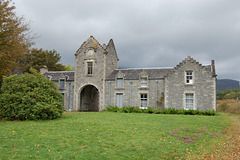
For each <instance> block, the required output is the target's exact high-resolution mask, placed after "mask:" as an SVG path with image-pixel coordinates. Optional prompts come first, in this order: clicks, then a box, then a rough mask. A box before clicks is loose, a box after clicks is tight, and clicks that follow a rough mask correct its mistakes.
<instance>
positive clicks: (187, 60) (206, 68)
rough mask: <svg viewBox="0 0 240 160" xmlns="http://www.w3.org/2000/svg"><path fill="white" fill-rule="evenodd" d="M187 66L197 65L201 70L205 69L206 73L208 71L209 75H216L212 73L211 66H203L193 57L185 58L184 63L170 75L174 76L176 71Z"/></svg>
mask: <svg viewBox="0 0 240 160" xmlns="http://www.w3.org/2000/svg"><path fill="white" fill-rule="evenodd" d="M187 64H195V65H196V66H198V67H199V68H201V69H203V70H204V71H207V72H209V73H211V74H212V75H214V74H213V73H212V71H211V67H209V66H203V65H202V64H200V63H199V62H197V61H196V60H195V59H193V58H192V57H191V56H188V57H187V58H185V59H184V60H183V61H182V62H180V63H179V64H178V65H177V66H176V67H174V68H173V70H172V71H171V72H170V73H169V74H172V73H174V72H175V71H177V70H178V69H179V68H180V67H182V66H184V65H187Z"/></svg>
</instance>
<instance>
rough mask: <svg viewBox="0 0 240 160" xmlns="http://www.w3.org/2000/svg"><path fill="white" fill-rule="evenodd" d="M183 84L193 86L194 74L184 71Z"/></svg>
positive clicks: (190, 71)
mask: <svg viewBox="0 0 240 160" xmlns="http://www.w3.org/2000/svg"><path fill="white" fill-rule="evenodd" d="M190 73H191V74H190ZM185 84H187V85H192V84H194V72H193V71H192V70H187V71H185Z"/></svg>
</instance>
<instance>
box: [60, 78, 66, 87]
mask: <svg viewBox="0 0 240 160" xmlns="http://www.w3.org/2000/svg"><path fill="white" fill-rule="evenodd" d="M64 86H65V80H64V79H60V88H64Z"/></svg>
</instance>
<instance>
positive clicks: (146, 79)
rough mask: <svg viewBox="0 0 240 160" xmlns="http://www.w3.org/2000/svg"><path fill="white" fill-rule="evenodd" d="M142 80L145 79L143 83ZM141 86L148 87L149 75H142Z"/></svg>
mask: <svg viewBox="0 0 240 160" xmlns="http://www.w3.org/2000/svg"><path fill="white" fill-rule="evenodd" d="M142 80H145V82H144V83H143V81H142ZM140 87H141V88H147V87H148V78H147V77H140Z"/></svg>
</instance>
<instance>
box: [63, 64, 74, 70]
mask: <svg viewBox="0 0 240 160" xmlns="http://www.w3.org/2000/svg"><path fill="white" fill-rule="evenodd" d="M65 71H74V70H73V69H72V67H71V65H70V64H69V65H67V66H65Z"/></svg>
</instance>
